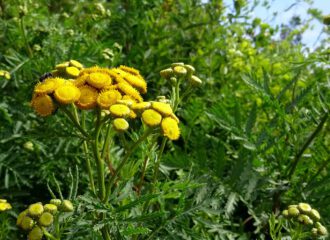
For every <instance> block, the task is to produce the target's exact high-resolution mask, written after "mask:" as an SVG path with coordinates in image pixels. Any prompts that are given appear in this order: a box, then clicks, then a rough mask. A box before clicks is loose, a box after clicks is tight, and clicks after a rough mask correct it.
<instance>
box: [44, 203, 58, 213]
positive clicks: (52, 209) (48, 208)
mask: <svg viewBox="0 0 330 240" xmlns="http://www.w3.org/2000/svg"><path fill="white" fill-rule="evenodd" d="M44 210H45V212H49V213H51V214H53V215H54V214H56V213H57V206H56V205H55V204H51V203H48V204H45V206H44Z"/></svg>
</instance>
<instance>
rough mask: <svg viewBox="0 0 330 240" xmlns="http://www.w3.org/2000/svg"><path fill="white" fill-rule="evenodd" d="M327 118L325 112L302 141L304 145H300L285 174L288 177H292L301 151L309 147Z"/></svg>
mask: <svg viewBox="0 0 330 240" xmlns="http://www.w3.org/2000/svg"><path fill="white" fill-rule="evenodd" d="M327 118H328V113H325V114H324V116H323V117H322V118H321V121H320V123H319V124H318V126H317V128H316V129H315V131H314V132H313V133H312V134H311V135H310V136H309V137H308V138H307V140H306V142H305V143H304V145H303V146H302V148H301V149H300V151H299V152H298V153H297V155H296V156H295V158H294V161H293V163H292V165H291V168H290V171H289V173H288V175H287V176H288V178H289V179H291V178H292V176H293V174H294V172H295V170H296V168H297V165H298V163H299V161H300V160H301V157H302V155H303V153H304V152H305V150H306V149H307V148H308V147H309V145H310V144H311V143H312V141H313V139H314V138H315V137H316V136H317V134H319V132H320V131H321V130H322V128H323V125H324V124H325V122H326V120H327Z"/></svg>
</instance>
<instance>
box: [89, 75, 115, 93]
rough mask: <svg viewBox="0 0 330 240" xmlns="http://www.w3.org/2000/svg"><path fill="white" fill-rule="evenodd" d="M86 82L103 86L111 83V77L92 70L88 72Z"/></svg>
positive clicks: (95, 85) (99, 86)
mask: <svg viewBox="0 0 330 240" xmlns="http://www.w3.org/2000/svg"><path fill="white" fill-rule="evenodd" d="M87 83H88V84H89V85H91V86H92V87H95V88H99V89H100V88H103V87H104V86H107V85H110V84H111V77H110V76H109V75H107V74H105V73H101V72H94V73H91V74H89V78H87Z"/></svg>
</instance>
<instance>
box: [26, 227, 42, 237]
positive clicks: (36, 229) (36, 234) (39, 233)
mask: <svg viewBox="0 0 330 240" xmlns="http://www.w3.org/2000/svg"><path fill="white" fill-rule="evenodd" d="M43 235H44V233H43V231H42V229H41V228H40V227H39V226H35V227H34V228H33V229H32V230H31V231H30V232H29V235H28V240H41V239H42V237H43Z"/></svg>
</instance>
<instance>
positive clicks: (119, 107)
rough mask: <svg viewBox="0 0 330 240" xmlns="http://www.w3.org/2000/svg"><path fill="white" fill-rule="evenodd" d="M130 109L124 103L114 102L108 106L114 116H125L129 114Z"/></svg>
mask: <svg viewBox="0 0 330 240" xmlns="http://www.w3.org/2000/svg"><path fill="white" fill-rule="evenodd" d="M130 111H131V110H130V109H129V107H127V106H126V105H124V104H114V105H112V106H111V107H110V113H111V114H112V115H113V116H114V117H119V118H120V117H126V116H128V115H129V113H130Z"/></svg>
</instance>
